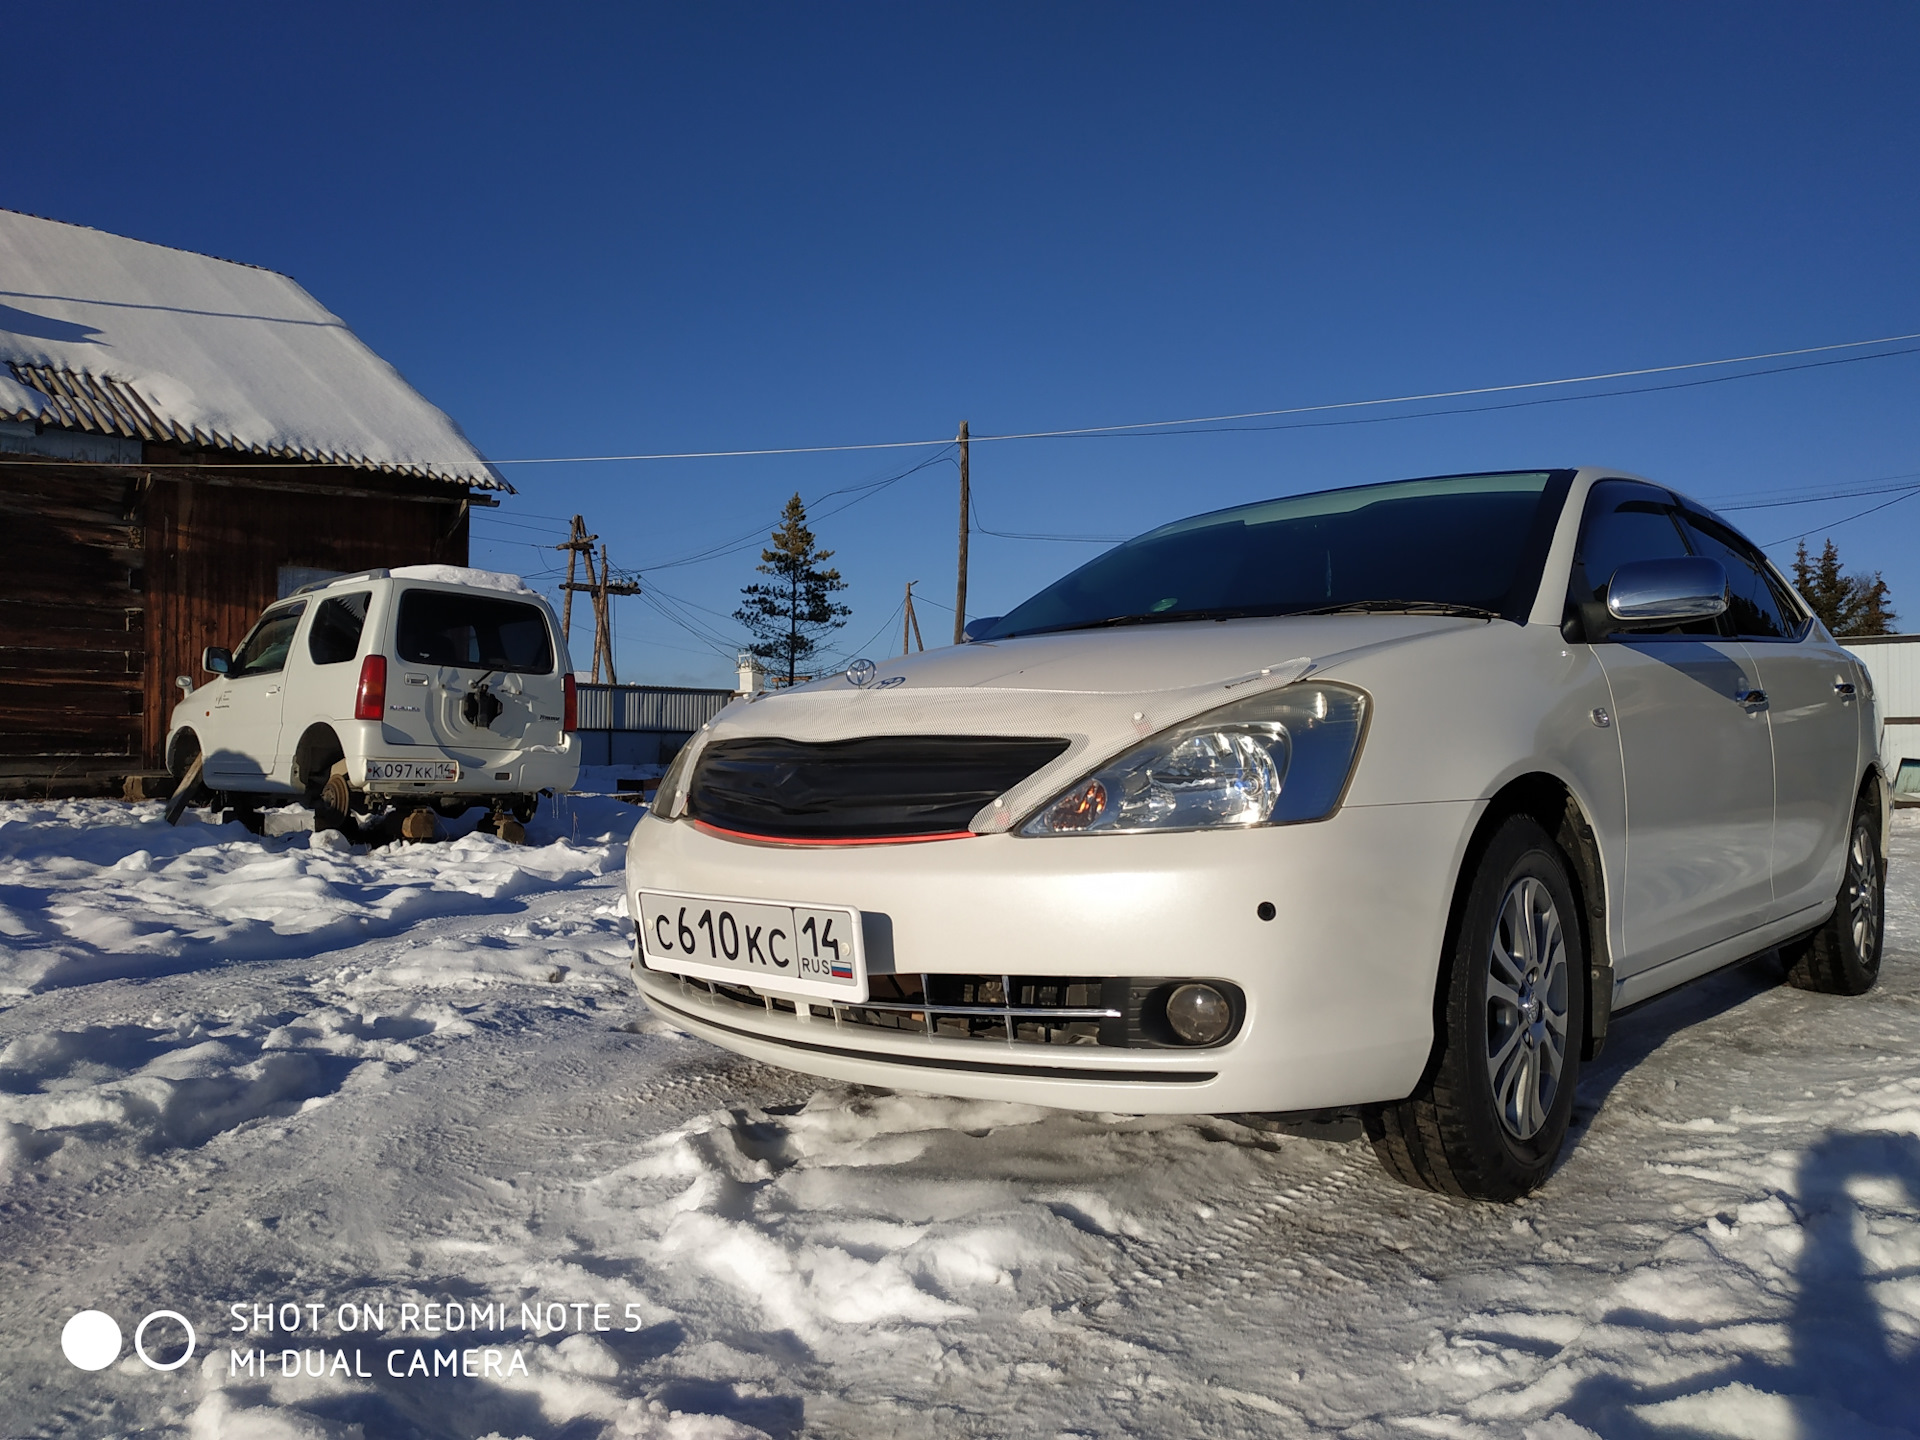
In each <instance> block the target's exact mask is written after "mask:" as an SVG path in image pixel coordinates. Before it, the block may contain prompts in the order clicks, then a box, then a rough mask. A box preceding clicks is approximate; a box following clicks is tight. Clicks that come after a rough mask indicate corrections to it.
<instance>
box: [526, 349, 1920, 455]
mask: <svg viewBox="0 0 1920 1440" xmlns="http://www.w3.org/2000/svg"><path fill="white" fill-rule="evenodd" d="M1909 340H1920V331H1916V332H1914V333H1912V334H1907V335H1886V336H1882V337H1880V338H1879V339H1874V340H1845V341H1840V342H1838V343H1836V344H1831V345H1804V346H1799V347H1797V348H1794V349H1790V350H1766V351H1760V352H1757V353H1755V354H1751V355H1732V356H1727V357H1725V358H1723V359H1718V360H1689V361H1684V362H1681V363H1678V364H1672V365H1644V366H1639V367H1636V368H1634V369H1629V370H1607V371H1600V372H1597V373H1595V374H1592V375H1569V376H1563V377H1560V378H1557V379H1552V380H1523V381H1516V382H1513V383H1510V384H1505V385H1477V386H1472V387H1469V388H1465V389H1460V390H1430V391H1425V392H1422V393H1418V394H1409V395H1391V396H1382V397H1379V398H1375V399H1370V400H1340V401H1331V402H1327V403H1323V404H1318V405H1291V406H1283V407H1278V408H1275V409H1270V410H1243V411H1239V412H1236V413H1233V414H1226V415H1198V416H1191V417H1188V418H1185V419H1179V420H1137V421H1131V422H1128V423H1125V424H1119V425H1077V426H1072V427H1069V428H1066V429H1060V430H1022V431H1009V432H1006V433H1003V434H997V435H974V436H972V437H970V438H971V439H973V440H975V441H979V442H986V441H993V440H1054V439H1067V438H1072V437H1079V436H1091V435H1117V434H1122V433H1125V432H1129V431H1160V432H1165V433H1172V434H1194V433H1200V434H1204V433H1207V432H1205V431H1196V430H1194V429H1192V428H1191V427H1195V426H1206V425H1222V424H1225V423H1227V422H1229V421H1236V420H1267V419H1273V418H1275V417H1278V416H1284V415H1312V414H1323V413H1326V412H1329V411H1335V410H1361V409H1373V408H1378V407H1381V406H1386V405H1415V404H1421V403H1424V402H1427V401H1432V400H1458V399H1465V398H1467V397H1470V396H1475V395H1503V394H1512V393H1514V392H1517V391H1522V390H1544V389H1552V388H1557V387H1560V386H1566V385H1592V384H1598V383H1599V382H1601V381H1604V380H1632V379H1638V378H1640V377H1642V376H1647V375H1672V374H1678V373H1680V372H1682V371H1688V370H1709V369H1717V368H1719V367H1721V366H1726V365H1750V364H1753V363H1755V362H1757V361H1761V360H1783V359H1790V358H1792V357H1794V356H1799V355H1822V354H1830V353H1831V352H1833V351H1836V350H1863V349H1866V348H1867V347H1869V346H1873V345H1896V344H1902V343H1904V342H1906V341H1909ZM1913 353H1915V352H1914V351H1913V350H1891V351H1886V352H1884V353H1882V354H1879V355H1866V356H1858V357H1855V359H1857V360H1880V359H1886V358H1889V357H1891V356H1894V355H1908V354H1913ZM1823 363H1833V362H1814V363H1813V364H1809V365H1782V366H1775V367H1772V368H1770V369H1767V370H1758V371H1753V372H1750V373H1749V374H1747V375H1738V376H1728V377H1724V378H1726V379H1749V378H1753V377H1754V376H1759V375H1778V374H1783V373H1785V372H1787V371H1790V370H1801V369H1813V368H1816V367H1817V365H1819V364H1823ZM1692 383H1698V382H1692ZM1681 388H1685V386H1684V385H1674V386H1644V387H1637V388H1634V389H1629V390H1618V391H1609V392H1607V393H1608V394H1612V395H1639V394H1646V393H1649V392H1650V391H1653V390H1661V389H1681ZM1593 398H1604V397H1593ZM1474 408H1482V407H1474ZM1484 408H1487V409H1505V408H1512V407H1506V406H1487V407H1484ZM1434 413H1438V414H1462V413H1467V412H1466V410H1464V409H1461V410H1449V411H1439V412H1434ZM1249 428H1269V427H1249ZM1271 428H1283V427H1271ZM951 443H953V442H951V441H949V440H947V439H945V438H942V439H939V440H883V441H868V442H863V443H857V444H844V445H780V446H768V447H764V448H759V449H740V450H680V451H659V452H652V453H646V454H631V455H549V456H531V457H518V458H514V459H508V460H491V461H489V462H488V463H490V464H494V465H597V464H608V463H617V462H629V461H649V460H722V459H743V458H748V457H752V456H759V455H824V454H832V453H844V452H848V451H858V450H911V449H917V448H920V447H922V446H929V445H941V446H944V445H949V444H951Z"/></svg>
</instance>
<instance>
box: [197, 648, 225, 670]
mask: <svg viewBox="0 0 1920 1440" xmlns="http://www.w3.org/2000/svg"><path fill="white" fill-rule="evenodd" d="M200 668H201V669H202V670H210V671H212V672H213V673H214V674H215V675H225V674H227V673H228V672H229V671H231V670H232V669H233V652H232V651H231V650H229V649H227V647H226V646H224V645H209V646H208V647H207V648H206V649H204V650H202V651H201V652H200Z"/></svg>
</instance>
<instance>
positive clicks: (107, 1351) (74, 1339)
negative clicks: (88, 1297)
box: [60, 1310, 120, 1370]
mask: <svg viewBox="0 0 1920 1440" xmlns="http://www.w3.org/2000/svg"><path fill="white" fill-rule="evenodd" d="M60 1349H61V1350H62V1351H63V1352H64V1353H65V1355H66V1357H67V1359H69V1360H70V1361H72V1362H73V1364H74V1366H75V1367H76V1368H78V1369H81V1370H104V1369H106V1368H107V1366H109V1365H111V1364H112V1363H113V1362H114V1361H116V1360H118V1359H119V1358H120V1322H119V1321H117V1320H115V1319H114V1318H113V1316H111V1315H109V1314H107V1312H106V1311H104V1310H82V1311H81V1312H80V1313H79V1314H78V1315H76V1316H74V1317H73V1318H72V1319H71V1320H69V1321H67V1323H66V1327H65V1328H64V1329H63V1330H61V1332H60Z"/></svg>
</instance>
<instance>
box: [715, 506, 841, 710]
mask: <svg viewBox="0 0 1920 1440" xmlns="http://www.w3.org/2000/svg"><path fill="white" fill-rule="evenodd" d="M772 538H773V545H772V548H771V549H767V550H762V551H761V552H760V564H759V565H758V566H757V567H756V568H757V569H758V570H759V572H760V573H761V574H762V575H771V576H772V577H773V579H772V580H771V581H756V582H754V583H753V584H751V585H744V586H742V587H741V589H740V593H741V594H742V595H743V596H745V597H746V603H745V604H743V605H742V606H741V607H740V608H739V609H738V610H736V611H734V612H733V618H734V619H736V620H738V621H739V622H740V623H741V624H742V625H744V626H746V627H747V630H748V632H749V633H750V634H751V635H752V636H753V644H752V645H751V646H750V647H749V648H750V649H751V650H752V651H753V653H754V654H755V655H757V656H759V657H760V658H761V659H762V660H765V661H767V662H769V663H770V664H771V665H772V667H773V668H774V669H775V670H776V671H785V672H786V678H787V684H789V685H791V684H793V682H794V680H795V678H796V677H797V675H798V674H799V668H800V664H801V662H802V661H804V660H805V659H806V658H807V657H808V656H809V655H811V654H813V652H814V650H815V649H816V648H818V646H819V643H820V640H821V638H822V637H823V636H825V635H827V634H828V633H830V632H831V631H834V630H838V629H839V628H840V627H841V626H842V625H844V624H846V623H847V616H849V615H851V614H852V613H853V611H852V610H851V609H849V608H848V607H847V606H845V605H842V604H840V603H838V602H837V601H836V600H834V599H833V596H834V594H835V592H837V591H840V590H844V589H846V588H847V583H846V581H844V580H842V579H841V578H840V572H839V571H838V570H828V569H823V568H821V567H822V566H823V565H824V564H825V562H826V561H828V560H831V559H832V558H833V551H831V550H822V549H820V548H819V547H818V545H817V544H816V542H815V540H814V535H813V531H811V530H809V529H808V528H807V507H806V505H805V504H804V503H802V501H801V499H800V497H799V496H798V495H797V494H796V495H795V496H794V497H793V498H792V499H791V500H789V501H788V502H787V508H786V511H785V512H784V513H783V514H782V515H781V517H780V524H779V527H778V528H777V529H775V530H774V532H773V537H772Z"/></svg>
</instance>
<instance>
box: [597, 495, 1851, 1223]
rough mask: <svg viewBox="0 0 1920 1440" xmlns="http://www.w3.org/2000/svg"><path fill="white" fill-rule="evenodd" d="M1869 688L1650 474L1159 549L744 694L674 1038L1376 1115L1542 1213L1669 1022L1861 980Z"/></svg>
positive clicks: (654, 946)
mask: <svg viewBox="0 0 1920 1440" xmlns="http://www.w3.org/2000/svg"><path fill="white" fill-rule="evenodd" d="M1877 738H1878V725H1877V721H1876V718H1875V711H1874V701H1873V695H1872V692H1871V689H1870V686H1869V682H1868V679H1867V675H1866V673H1865V671H1864V670H1863V669H1862V667H1861V666H1860V665H1858V664H1857V663H1856V662H1855V661H1854V659H1853V657H1852V656H1851V655H1849V654H1848V653H1847V651H1845V650H1844V649H1842V648H1841V647H1840V646H1838V645H1836V644H1835V643H1834V641H1833V639H1832V637H1831V636H1829V635H1828V634H1827V632H1826V631H1825V629H1823V628H1822V626H1821V624H1820V622H1819V621H1818V620H1817V619H1815V618H1814V616H1813V615H1812V613H1811V612H1810V611H1809V610H1808V608H1807V606H1806V605H1805V604H1804V603H1803V602H1802V601H1801V600H1800V598H1799V597H1798V596H1796V595H1795V594H1794V592H1793V590H1792V589H1791V587H1789V586H1788V585H1787V584H1786V582H1785V581H1784V580H1782V578H1781V577H1780V575H1779V574H1778V572H1777V571H1775V570H1774V569H1773V567H1772V566H1771V565H1769V564H1768V562H1767V560H1766V558H1765V557H1764V556H1763V555H1762V554H1761V552H1760V550H1759V549H1758V548H1757V547H1756V546H1754V545H1753V544H1752V543H1751V542H1749V541H1748V540H1747V539H1746V538H1745V537H1743V536H1742V535H1740V534H1739V533H1738V532H1737V531H1735V530H1734V529H1733V528H1732V527H1731V526H1729V525H1728V524H1727V523H1726V522H1725V521H1723V520H1721V519H1719V518H1717V517H1716V516H1714V515H1713V514H1712V513H1711V512H1709V511H1707V510H1705V509H1703V508H1702V507H1701V506H1699V505H1697V504H1694V503H1693V502H1692V501H1689V500H1687V499H1686V498H1685V497H1683V496H1681V495H1678V494H1676V493H1675V492H1673V491H1671V490H1668V489H1665V488H1663V487H1661V486H1659V485H1656V484H1653V483H1650V482H1648V481H1646V480H1642V479H1636V478H1634V477H1631V476H1627V475H1624V474H1622V473H1620V472H1617V471H1610V470H1604V469H1578V470H1575V469H1562V470H1532V471H1523V472H1511V473H1500V474H1487V475H1449V476H1441V477H1437V478H1431V479H1420V480H1404V481H1398V482H1395V483H1392V484H1384V485H1369V486H1361V487H1357V488H1353V489H1345V490H1329V491H1324V492H1321V493H1318V494H1311V495H1299V496H1290V497H1287V498H1285V499H1279V500H1271V501H1266V502H1263V503H1260V504H1256V505H1245V506H1240V507H1237V508H1234V509H1230V510H1219V511H1214V512H1212V513H1210V514H1205V515H1197V516H1194V517H1193V518H1191V519H1187V520H1179V521H1176V522H1174V523H1172V524H1170V525H1164V526H1162V527H1160V528H1159V529H1157V530H1153V531H1150V532H1149V533H1147V534H1145V535H1142V536H1140V537H1139V538H1138V539H1135V540H1131V541H1128V542H1127V543H1126V544H1124V545H1120V546H1118V547H1116V548H1115V549H1113V550H1110V551H1108V552H1107V553H1105V554H1104V555H1102V556H1100V557H1099V558H1098V559H1096V560H1094V561H1092V562H1091V563H1090V564H1087V565H1085V566H1082V567H1081V568H1080V569H1078V570H1076V571H1074V572H1073V573H1072V574H1070V575H1068V576H1066V577H1065V578H1064V579H1062V580H1060V581H1058V582H1057V583H1055V584H1053V585H1051V586H1049V587H1048V588H1046V589H1045V590H1042V591H1041V592H1040V593H1039V594H1037V595H1035V596H1034V597H1033V598H1031V599H1030V600H1027V601H1026V602H1025V603H1024V604H1021V605H1020V606H1018V607H1017V608H1015V609H1014V610H1013V611H1011V612H1010V613H1009V614H1007V615H1005V616H1001V617H998V618H996V619H994V620H991V621H986V622H979V623H976V624H975V625H974V626H973V627H972V628H971V629H970V632H969V643H967V644H965V645H960V646H955V647H953V648H951V649H946V650H938V651H931V652H928V653H926V654H924V655H915V656H912V657H910V658H901V659H895V660H890V661H888V662H886V663H884V664H881V665H877V666H876V665H873V664H871V663H868V662H859V663H856V664H855V665H853V666H852V667H850V668H849V669H848V670H847V671H846V672H845V673H844V674H841V675H835V676H833V677H831V678H829V679H826V680H822V681H817V682H815V683H813V684H809V685H804V686H800V687H797V688H794V689H791V690H786V691H782V692H777V693H774V694H771V695H767V696H763V697H757V698H756V699H755V700H754V701H753V702H751V703H736V704H734V705H733V706H731V707H729V708H728V709H727V710H726V711H724V712H723V713H722V714H721V715H720V716H719V717H718V718H716V719H715V720H714V721H713V723H712V724H711V725H709V726H708V727H707V728H706V729H705V730H703V731H702V732H701V733H700V734H698V735H697V736H695V738H694V739H693V741H691V742H690V743H689V744H688V745H687V746H686V747H685V749H684V750H683V751H682V752H681V754H680V756H679V757H678V758H677V760H676V761H675V763H674V765H673V767H672V769H671V770H670V772H669V773H668V775H667V777H666V779H665V780H664V781H663V782H662V785H661V789H660V794H659V797H658V799H657V800H656V802H655V804H654V807H653V810H652V812H651V813H650V814H648V815H647V816H645V817H644V818H643V819H642V820H641V822H640V823H639V825H638V826H637V828H636V829H635V831H634V836H633V841H632V844H631V847H630V848H629V851H628V862H627V885H628V891H629V894H628V899H629V904H630V907H631V913H632V915H633V917H634V919H635V923H636V930H637V937H636V940H637V944H636V956H635V971H636V975H637V979H638V983H639V986H640V989H641V992H642V993H643V994H644V995H645V997H646V999H647V1002H648V1003H649V1004H650V1005H651V1006H653V1007H654V1008H655V1009H656V1010H657V1011H658V1012H659V1013H660V1014H661V1015H663V1016H664V1017H666V1018H667V1019H668V1020H670V1021H671V1022H672V1023H673V1024H675V1025H677V1026H680V1027H682V1028H684V1029H686V1030H688V1031H690V1032H692V1033H694V1034H696V1035H699V1036H703V1037H705V1038H706V1039H709V1040H711V1041H713V1042H714V1043H716V1044H718V1045H723V1046H726V1047H728V1048H729V1049H732V1050H737V1051H739V1052H741V1053H743V1054H746V1055H751V1056H754V1057H756V1058H759V1059H762V1060H766V1061H770V1062H773V1063H776V1064H780V1065H785V1066H789V1067H791V1068H794V1069H797V1070H803V1071H807V1072H809V1073H812V1074H816V1075H821V1076H828V1077H833V1078H836V1079H841V1080H848V1081H856V1082H864V1083H869V1084H878V1085H886V1086H897V1087H902V1088H910V1089H916V1090H931V1091H939V1092H944V1093H948V1094H953V1095H964V1096H975V1097H982V1098H996V1099H1007V1100H1019V1101H1030V1102H1035V1103H1039V1104H1045V1105H1057V1106H1066V1107H1072V1108H1076V1109H1083V1110H1095V1111H1118V1112H1127V1113H1150V1112H1159V1113H1190V1114H1220V1113H1244V1112H1265V1113H1272V1112H1294V1113H1300V1112H1306V1113H1319V1114H1322V1115H1324V1114H1326V1113H1327V1112H1335V1113H1343V1112H1344V1113H1348V1114H1358V1116H1359V1117H1360V1118H1361V1119H1362V1120H1363V1122H1364V1124H1365V1127H1366V1131H1367V1134H1368V1135H1369V1136H1370V1137H1371V1139H1372V1141H1373V1145H1374V1148H1375V1150H1376V1151H1377V1152H1378V1154H1379V1156H1380V1159H1381V1160H1382V1162H1383V1163H1384V1164H1385V1166H1386V1168H1387V1169H1388V1170H1389V1171H1390V1172H1391V1173H1392V1174H1394V1175H1395V1176H1397V1177H1399V1178H1400V1179H1402V1180H1404V1181H1407V1182H1408V1183H1411V1184H1414V1185H1419V1186H1424V1187H1427V1188H1431V1189H1435V1190H1440V1191H1444V1192H1447V1193H1450V1194H1454V1195H1461V1196H1469V1197H1478V1198H1485V1199H1507V1198H1512V1197H1515V1196H1518V1195H1521V1194H1523V1193H1525V1192H1526V1191H1528V1190H1529V1189H1531V1188H1533V1187H1534V1186H1535V1185H1537V1184H1539V1183H1540V1181H1541V1180H1542V1179H1543V1178H1544V1177H1545V1176H1546V1175H1547V1173H1548V1172H1549V1170H1550V1169H1551V1167H1552V1166H1553V1164H1554V1161H1555V1158H1556V1156H1557V1155H1558V1153H1559V1151H1560V1148H1561V1145H1562V1142H1563V1140H1564V1138H1565V1135H1566V1132H1567V1125H1568V1118H1569V1115H1570V1113H1571V1110H1572V1105H1573V1095H1574V1088H1575V1085H1576V1084H1577V1082H1578V1079H1579V1075H1580V1066H1581V1062H1582V1060H1583V1059H1591V1058H1592V1057H1593V1056H1594V1054H1595V1053H1597V1051H1598V1050H1599V1047H1600V1045H1601V1043H1602V1042H1603V1040H1604V1039H1605V1036H1606V1033H1607V1022H1608V1017H1609V1015H1610V1014H1611V1012H1613V1011H1614V1010H1616V1009H1618V1008H1620V1007H1621V1006H1623V1005H1630V1004H1633V1003H1634V1002H1636V1001H1639V1000H1643V999H1645V998H1647V997H1648V996H1650V995H1654V994H1657V993H1658V992H1660V991H1662V990H1665V989H1668V988H1669V987H1671V986H1674V985H1678V984H1680V983H1682V982H1684V981H1686V980H1689V979H1691V978H1693V977H1695V976H1698V975H1702V974H1705V973H1706V972H1708V971H1711V970H1714V969H1717V968H1719V967H1720V966H1723V965H1727V964H1730V963H1732V962H1734V961H1738V960H1741V959H1744V958H1746V957H1748V956H1752V955H1754V954H1756V953H1759V952H1762V951H1766V950H1769V949H1773V948H1776V947H1777V948H1778V949H1779V951H1780V952H1781V954H1782V956H1783V957H1784V959H1785V961H1786V964H1787V967H1788V974H1789V976H1790V978H1791V979H1792V980H1793V982H1794V983H1795V984H1798V985H1801V986H1803V987H1806V988H1809V989H1815V990H1823V991H1829V992H1834V993H1842V994H1858V993H1860V992H1862V991H1864V990H1866V989H1867V988H1868V987H1870V986H1871V985H1872V984H1873V983H1874V979H1875V977H1876V975H1877V973H1878V968H1879V962H1880V942H1881V929H1882V918H1883V885H1882V879H1883V875H1884V860H1885V834H1886V825H1885V818H1886V807H1887V804H1888V790H1887V785H1886V782H1885V779H1884V777H1883V776H1882V775H1881V773H1880V771H1879V768H1878V761H1877Z"/></svg>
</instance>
